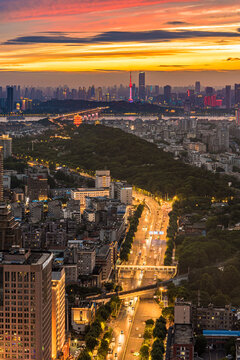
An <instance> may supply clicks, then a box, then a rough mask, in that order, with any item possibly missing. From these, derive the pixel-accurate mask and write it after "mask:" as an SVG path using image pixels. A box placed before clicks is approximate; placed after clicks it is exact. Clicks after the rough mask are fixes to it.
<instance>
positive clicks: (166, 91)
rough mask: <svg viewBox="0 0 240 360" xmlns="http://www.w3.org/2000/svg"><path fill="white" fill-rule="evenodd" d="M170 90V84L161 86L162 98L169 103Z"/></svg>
mask: <svg viewBox="0 0 240 360" xmlns="http://www.w3.org/2000/svg"><path fill="white" fill-rule="evenodd" d="M171 92H172V88H171V86H170V85H166V86H164V88H163V93H164V100H165V101H166V103H167V104H169V103H170V101H171Z"/></svg>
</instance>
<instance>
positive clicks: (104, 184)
mask: <svg viewBox="0 0 240 360" xmlns="http://www.w3.org/2000/svg"><path fill="white" fill-rule="evenodd" d="M110 183H111V176H110V170H97V171H96V180H95V187H96V188H98V189H99V188H109V187H110Z"/></svg>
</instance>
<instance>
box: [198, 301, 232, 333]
mask: <svg viewBox="0 0 240 360" xmlns="http://www.w3.org/2000/svg"><path fill="white" fill-rule="evenodd" d="M236 322H237V314H236V311H234V309H233V308H232V307H231V306H230V305H227V306H225V307H224V308H217V307H214V306H213V305H209V306H208V307H194V308H193V325H194V329H195V330H196V331H198V332H201V331H202V330H231V329H233V328H234V324H235V323H236Z"/></svg>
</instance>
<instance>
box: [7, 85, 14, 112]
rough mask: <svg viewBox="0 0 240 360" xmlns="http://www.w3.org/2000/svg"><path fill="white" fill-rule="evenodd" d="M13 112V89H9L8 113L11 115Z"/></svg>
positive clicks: (9, 87) (10, 87)
mask: <svg viewBox="0 0 240 360" xmlns="http://www.w3.org/2000/svg"><path fill="white" fill-rule="evenodd" d="M12 111H13V87H12V86H8V87H7V112H8V113H11V112H12Z"/></svg>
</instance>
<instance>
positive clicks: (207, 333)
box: [203, 330, 240, 337]
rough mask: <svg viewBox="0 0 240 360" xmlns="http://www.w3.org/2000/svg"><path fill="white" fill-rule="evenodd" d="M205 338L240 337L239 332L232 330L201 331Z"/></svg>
mask: <svg viewBox="0 0 240 360" xmlns="http://www.w3.org/2000/svg"><path fill="white" fill-rule="evenodd" d="M203 335H204V336H206V337H240V331H232V330H203Z"/></svg>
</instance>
